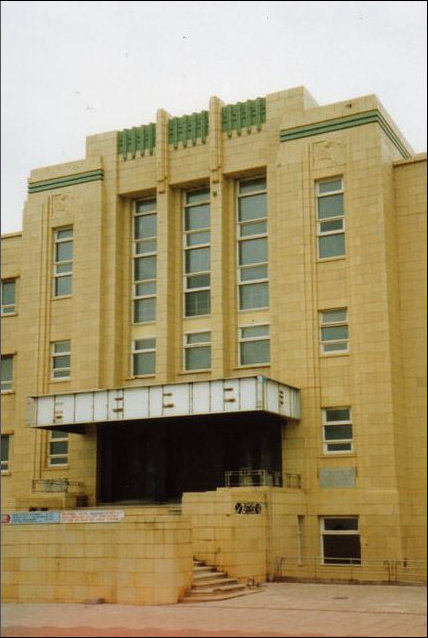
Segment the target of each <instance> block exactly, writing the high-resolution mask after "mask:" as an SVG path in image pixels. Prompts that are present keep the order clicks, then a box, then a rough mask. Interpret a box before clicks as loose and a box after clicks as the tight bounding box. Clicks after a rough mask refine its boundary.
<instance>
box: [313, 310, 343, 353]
mask: <svg viewBox="0 0 428 638" xmlns="http://www.w3.org/2000/svg"><path fill="white" fill-rule="evenodd" d="M319 322H320V343H321V352H322V354H331V353H335V352H339V353H340V352H348V350H349V335H348V318H347V311H346V308H339V309H337V310H323V311H321V312H320V313H319Z"/></svg>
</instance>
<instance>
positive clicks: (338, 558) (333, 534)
mask: <svg viewBox="0 0 428 638" xmlns="http://www.w3.org/2000/svg"><path fill="white" fill-rule="evenodd" d="M320 524H321V549H322V562H323V564H324V565H360V564H361V544H360V532H359V528H358V516H343V517H336V516H325V517H322V518H321V521H320Z"/></svg>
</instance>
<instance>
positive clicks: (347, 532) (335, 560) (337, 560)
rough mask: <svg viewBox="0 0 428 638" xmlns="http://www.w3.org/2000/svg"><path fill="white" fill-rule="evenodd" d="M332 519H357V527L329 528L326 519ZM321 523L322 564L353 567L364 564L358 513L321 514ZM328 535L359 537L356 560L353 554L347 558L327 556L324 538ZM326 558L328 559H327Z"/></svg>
mask: <svg viewBox="0 0 428 638" xmlns="http://www.w3.org/2000/svg"><path fill="white" fill-rule="evenodd" d="M329 520H330V521H332V520H338V521H340V520H343V521H345V520H349V521H350V520H354V521H356V529H344V530H328V529H326V527H325V523H326V521H329ZM319 523H320V546H321V564H322V565H325V566H327V565H334V566H335V567H337V566H338V565H343V566H344V567H346V566H349V565H351V566H352V567H355V566H358V567H359V566H361V564H362V560H361V531H360V517H359V516H358V515H347V514H346V515H345V514H344V515H340V514H338V515H329V516H320V517H319ZM327 536H330V537H331V536H337V537H344V536H355V537H358V541H359V543H358V544H359V557H358V558H356V559H355V560H354V559H353V557H352V556H349V557H347V559H346V558H345V557H342V558H341V557H334V556H325V546H324V538H325V537H327ZM326 559H328V560H327V561H326Z"/></svg>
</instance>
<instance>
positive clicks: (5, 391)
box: [1, 390, 15, 395]
mask: <svg viewBox="0 0 428 638" xmlns="http://www.w3.org/2000/svg"><path fill="white" fill-rule="evenodd" d="M1 393H2V395H3V394H15V390H2V391H1Z"/></svg>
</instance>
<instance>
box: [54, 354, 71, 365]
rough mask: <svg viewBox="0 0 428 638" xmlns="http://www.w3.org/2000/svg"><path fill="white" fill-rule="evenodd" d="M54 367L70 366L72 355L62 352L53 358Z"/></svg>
mask: <svg viewBox="0 0 428 638" xmlns="http://www.w3.org/2000/svg"><path fill="white" fill-rule="evenodd" d="M53 367H54V368H69V367H70V355H69V354H61V355H59V356H58V357H54V359H53Z"/></svg>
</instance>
